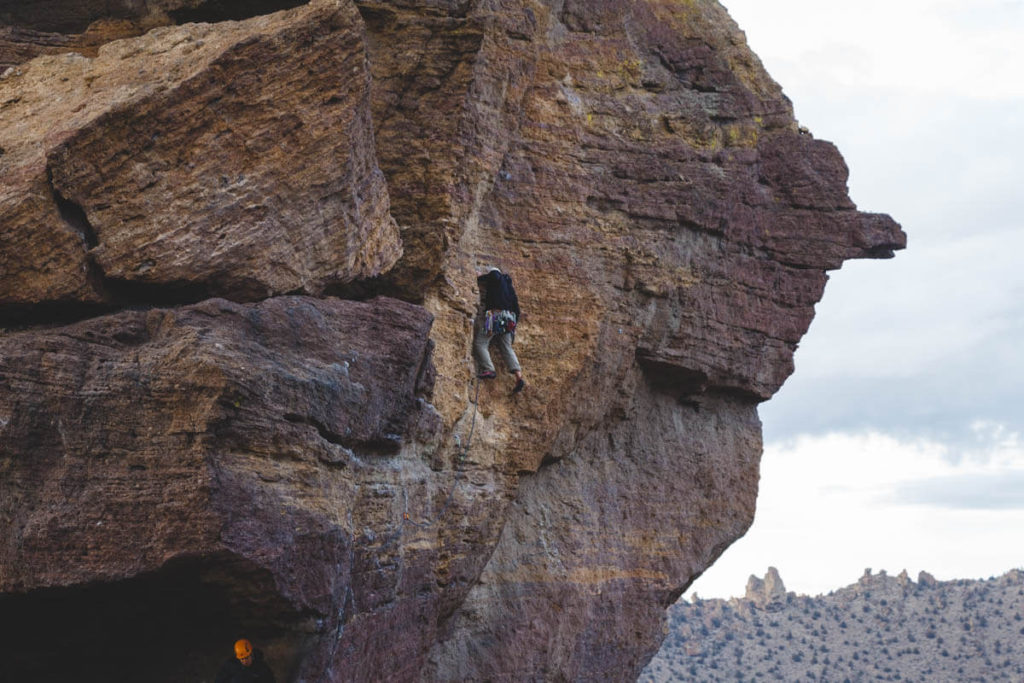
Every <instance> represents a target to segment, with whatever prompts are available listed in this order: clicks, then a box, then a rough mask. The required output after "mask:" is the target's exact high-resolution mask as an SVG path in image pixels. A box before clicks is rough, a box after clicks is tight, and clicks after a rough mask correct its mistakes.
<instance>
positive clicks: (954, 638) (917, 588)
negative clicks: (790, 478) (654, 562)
mask: <svg viewBox="0 0 1024 683" xmlns="http://www.w3.org/2000/svg"><path fill="white" fill-rule="evenodd" d="M921 575H922V576H930V574H928V573H927V572H921ZM767 580H768V577H767V576H766V577H765V581H766V582H767ZM748 585H749V584H748ZM1022 607H1024V572H1021V571H1020V570H1016V569H1015V570H1011V571H1010V572H1008V573H1006V574H1004V575H1002V576H1000V577H998V578H990V579H988V580H984V581H973V580H957V581H936V580H935V579H934V578H932V579H931V581H930V582H928V583H925V582H918V583H916V584H915V583H914V582H913V581H911V580H910V577H909V575H908V574H907V572H906V570H904V571H903V572H901V573H900V574H899V575H898V576H897V577H895V578H893V577H890V576H887V575H886V573H885V572H884V571H882V572H880V573H879V574H874V575H872V574H871V573H870V571H868V572H866V573H865V574H864V576H862V577H861V578H860V579H858V580H857V582H856V583H854V584H853V585H850V586H847V587H845V588H839V589H837V590H835V591H831V592H829V593H828V595H819V596H816V597H809V596H806V595H796V594H794V593H789V594H788V595H786V596H784V599H783V600H782V601H781V602H776V603H774V604H773V605H771V606H770V607H769V608H768V609H767V610H766V609H765V606H764V605H763V604H761V603H760V602H758V601H756V600H751V599H750V598H749V596H748V597H747V598H743V599H735V598H734V599H732V600H728V601H726V600H698V599H694V600H693V601H692V602H687V601H686V600H680V601H679V602H678V603H677V604H675V605H673V606H672V607H671V608H669V628H668V631H669V633H668V637H667V638H666V639H665V644H664V645H663V647H662V649H661V650H660V651H659V652H658V654H657V655H656V656H655V657H654V658H653V659H652V660H651V662H650V664H648V666H647V667H646V668H645V669H644V671H643V673H642V674H641V676H640V678H639V679H638V680H639V681H640V682H641V683H658V682H660V681H678V680H686V681H721V680H734V679H735V680H740V679H744V680H746V679H750V678H763V679H769V680H785V681H797V680H803V679H807V680H825V681H835V680H838V681H842V680H851V681H857V680H895V681H1009V680H1016V679H1017V678H1018V677H1020V675H1021V674H1022V673H1024V648H1021V646H1020V635H1021V623H1020V619H1021V616H1020V612H1021V608H1022Z"/></svg>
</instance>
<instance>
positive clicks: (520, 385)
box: [512, 379, 526, 394]
mask: <svg viewBox="0 0 1024 683" xmlns="http://www.w3.org/2000/svg"><path fill="white" fill-rule="evenodd" d="M525 388H526V382H524V381H523V380H521V379H517V380H516V385H515V386H514V387H512V393H513V394H518V393H519V392H520V391H522V390H523V389H525Z"/></svg>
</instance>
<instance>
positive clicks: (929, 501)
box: [886, 470, 1024, 510]
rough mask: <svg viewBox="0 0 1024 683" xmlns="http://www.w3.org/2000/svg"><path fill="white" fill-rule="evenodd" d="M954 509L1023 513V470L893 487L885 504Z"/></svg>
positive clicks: (941, 478)
mask: <svg viewBox="0 0 1024 683" xmlns="http://www.w3.org/2000/svg"><path fill="white" fill-rule="evenodd" d="M886 502H890V503H897V504H906V505H929V506H935V507H941V508H949V509H955V510H1024V471H1016V470H1014V471H1008V472H992V473H986V474H964V475H953V476H948V477H935V478H932V479H923V480H920V481H913V482H907V483H904V484H902V485H900V486H898V487H896V488H895V489H894V490H893V491H892V492H891V494H890V495H889V496H887V501H886Z"/></svg>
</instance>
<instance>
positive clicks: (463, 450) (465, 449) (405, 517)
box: [402, 377, 480, 529]
mask: <svg viewBox="0 0 1024 683" xmlns="http://www.w3.org/2000/svg"><path fill="white" fill-rule="evenodd" d="M473 384H474V390H473V418H472V419H471V420H470V422H469V436H468V438H467V439H466V444H465V445H464V446H463V445H461V444H460V445H459V448H460V451H459V455H458V460H457V461H456V467H457V466H458V463H459V462H462V461H463V460H465V459H466V455H467V454H468V453H469V447H470V446H471V445H472V443H473V430H474V429H475V428H476V414H477V410H478V404H479V399H480V378H479V377H478V378H476V379H474V380H473ZM455 439H456V442H458V441H459V437H458V435H457V434H456V435H455ZM464 472H465V470H463V471H461V472H460V471H459V470H458V469H456V471H455V481H453V482H452V487H451V489H450V490H449V491H448V496H447V497H446V498H445V500H444V505H442V506H441V510H440V512H438V513H437V515H435V516H434V518H433V519H428V520H426V521H423V522H415V521H413V520H412V518H410V517H409V513H408V512H403V513H402V526H405V525H406V524H411V525H413V526H416V527H419V528H421V529H423V528H426V527H428V526H430V525H432V524H434V523H435V522H437V520H439V519H441V518H442V517H444V513H445V512H447V511H448V506H449V505H451V503H452V499H453V498H454V497H455V489H456V488H458V486H459V480H460V479H462V475H463V474H464ZM406 504H407V505H408V493H406Z"/></svg>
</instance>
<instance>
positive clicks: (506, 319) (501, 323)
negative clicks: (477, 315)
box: [484, 309, 516, 336]
mask: <svg viewBox="0 0 1024 683" xmlns="http://www.w3.org/2000/svg"><path fill="white" fill-rule="evenodd" d="M484 331H485V332H486V333H487V334H489V335H492V336H493V335H496V334H505V333H507V332H511V333H513V334H515V331H516V314H515V313H513V312H512V311H503V310H500V309H492V310H490V311H487V313H486V314H485V316H484Z"/></svg>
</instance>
